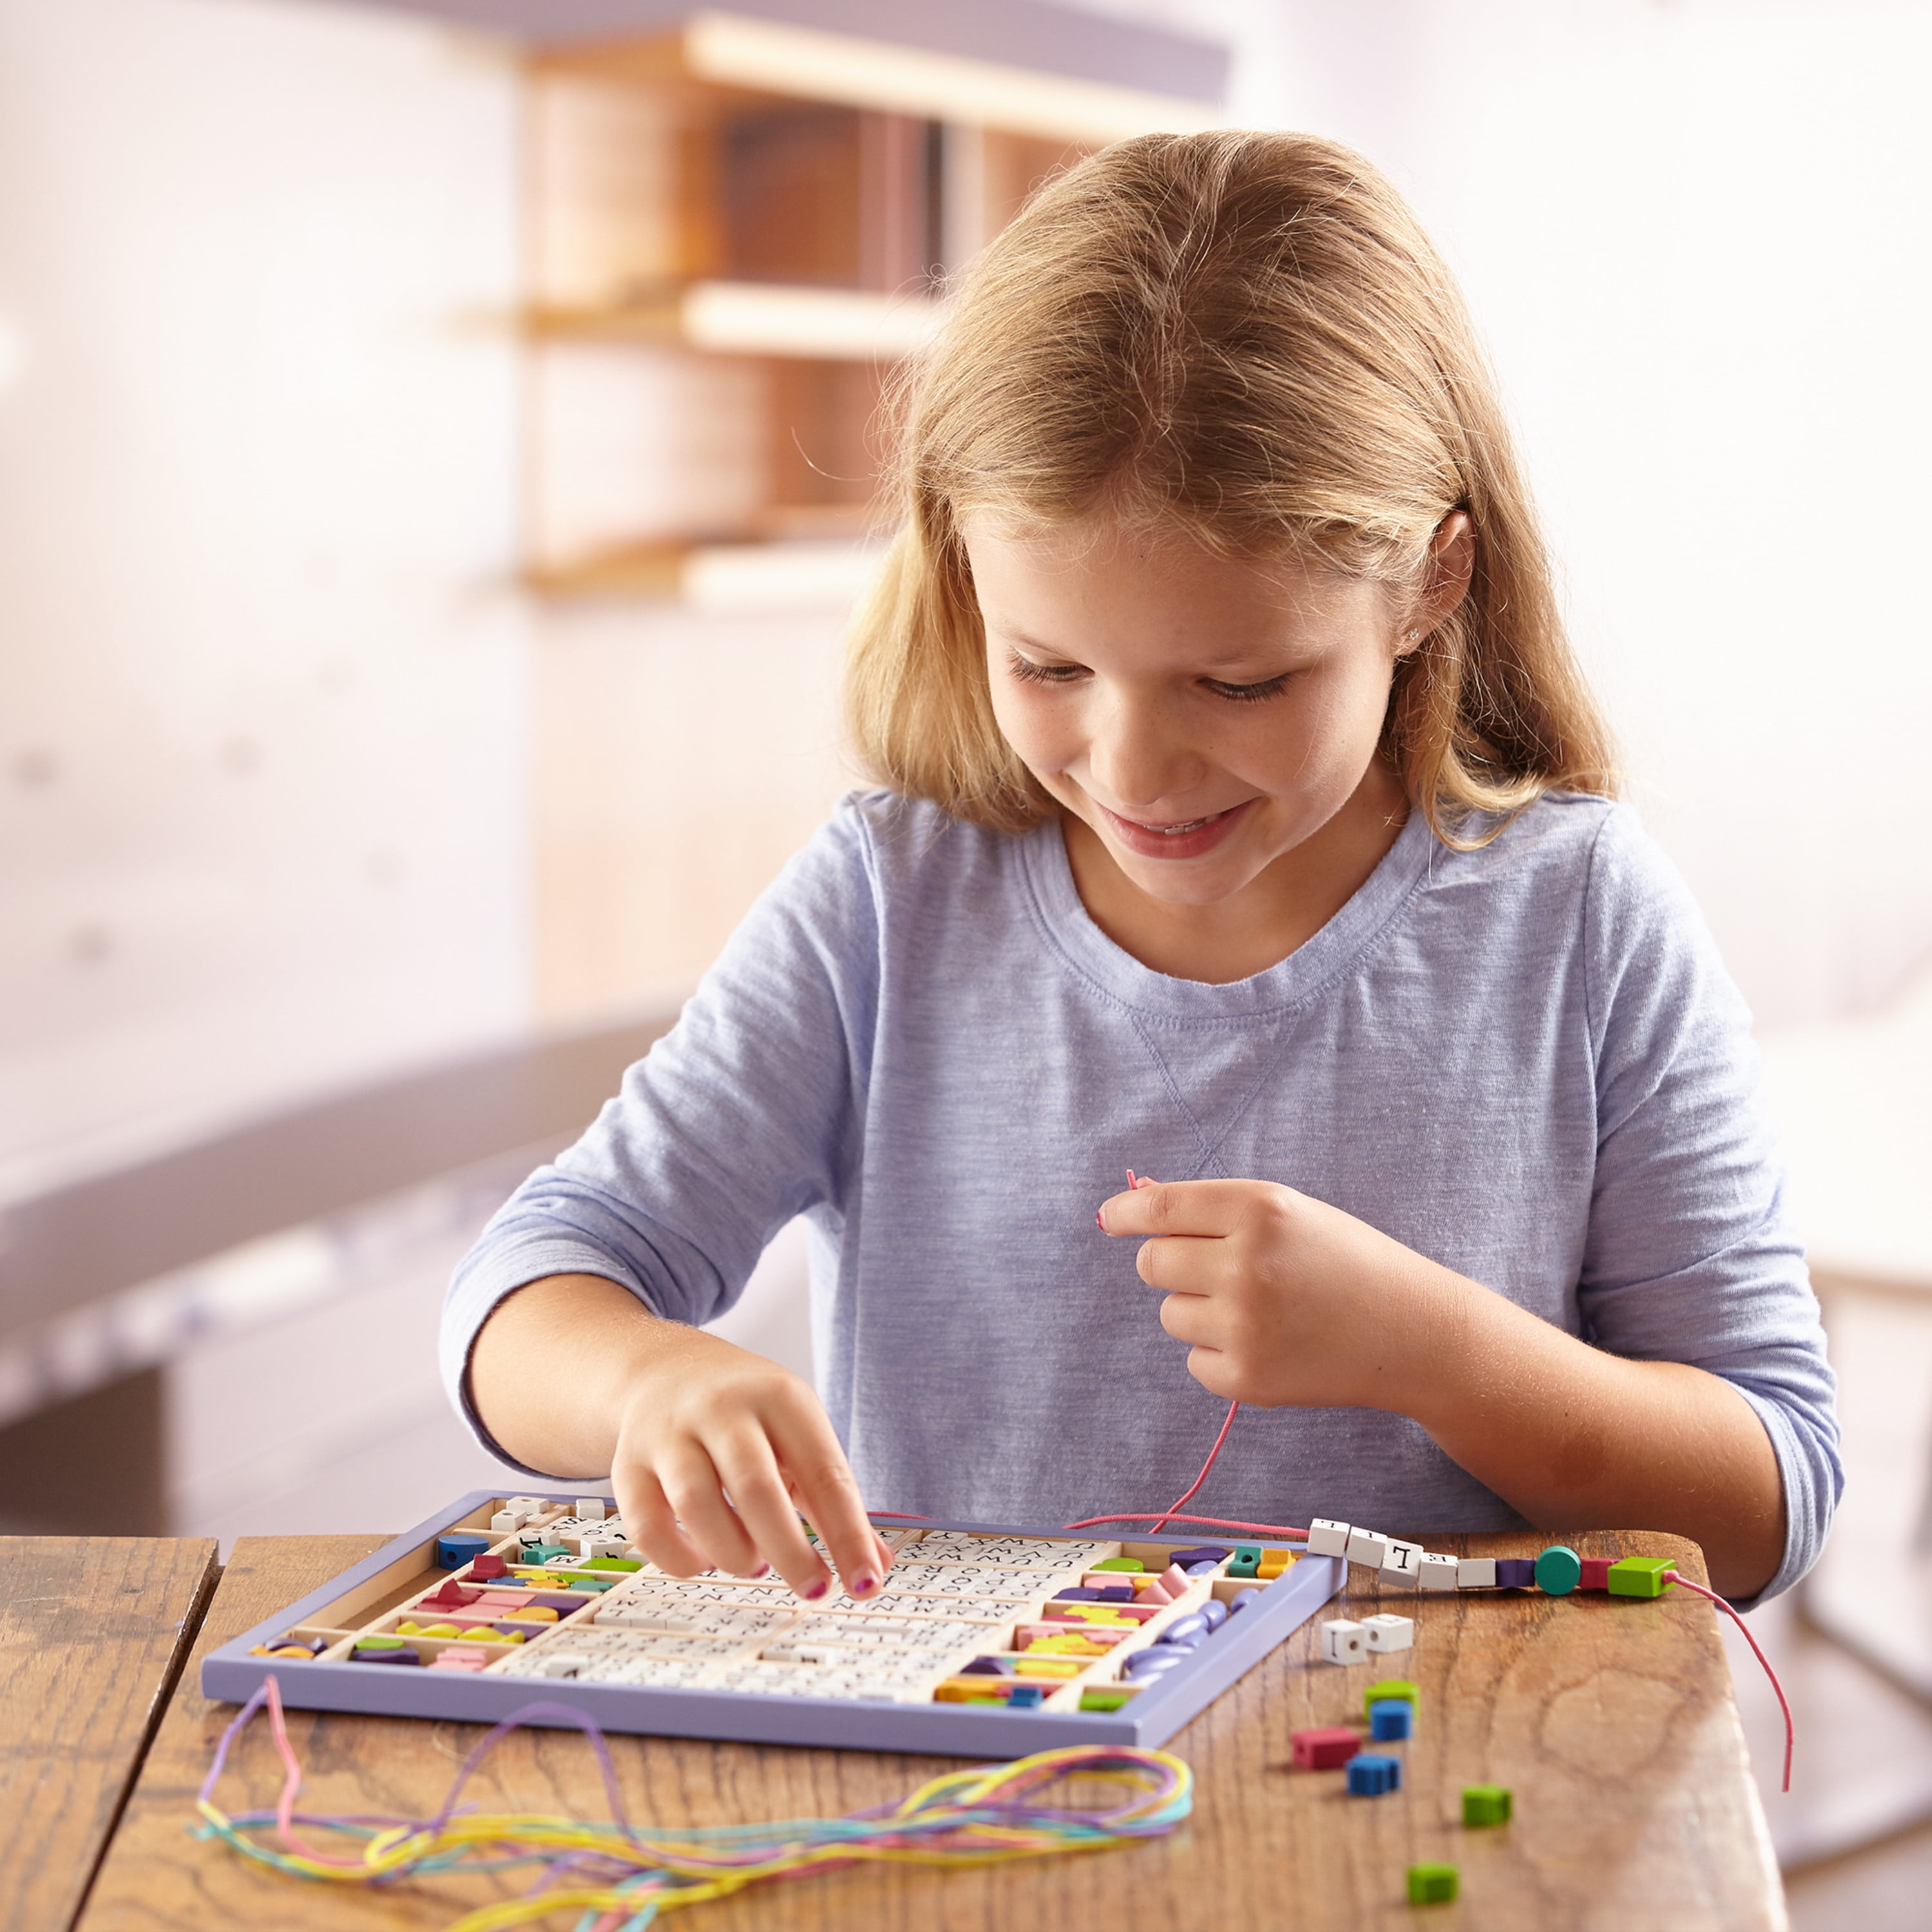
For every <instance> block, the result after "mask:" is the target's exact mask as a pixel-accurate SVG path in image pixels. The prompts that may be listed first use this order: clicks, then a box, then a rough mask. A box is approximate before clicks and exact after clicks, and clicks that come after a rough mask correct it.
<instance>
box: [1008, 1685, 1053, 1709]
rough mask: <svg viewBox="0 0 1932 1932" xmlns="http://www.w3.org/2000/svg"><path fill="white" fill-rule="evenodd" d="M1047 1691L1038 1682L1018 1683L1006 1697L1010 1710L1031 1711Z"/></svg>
mask: <svg viewBox="0 0 1932 1932" xmlns="http://www.w3.org/2000/svg"><path fill="white" fill-rule="evenodd" d="M1045 1696H1046V1692H1045V1691H1043V1689H1042V1688H1040V1685H1037V1684H1016V1685H1014V1686H1013V1689H1012V1691H1011V1692H1010V1693H1009V1694H1008V1696H1007V1709H1008V1710H1010V1711H1030V1710H1031V1709H1034V1707H1035V1706H1037V1705H1038V1703H1040V1700H1041V1698H1043V1697H1045Z"/></svg>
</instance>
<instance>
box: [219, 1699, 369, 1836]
mask: <svg viewBox="0 0 1932 1932" xmlns="http://www.w3.org/2000/svg"><path fill="white" fill-rule="evenodd" d="M263 1688H264V1689H265V1690H266V1691H267V1692H268V1694H269V1699H268V1702H269V1730H271V1731H272V1732H273V1733H275V1750H276V1752H277V1754H278V1756H279V1757H281V1760H282V1791H281V1796H280V1797H279V1798H278V1799H276V1800H275V1829H276V1830H277V1832H278V1833H279V1834H280V1835H281V1841H282V1846H283V1849H284V1850H286V1851H290V1852H294V1853H295V1855H296V1856H297V1857H298V1858H313V1859H314V1861H315V1862H316V1863H317V1864H323V1865H334V1866H336V1867H338V1868H340V1869H341V1870H344V1871H347V1870H352V1869H353V1868H354V1867H357V1866H359V1865H360V1864H362V1859H360V1858H327V1857H325V1856H324V1855H323V1853H321V1852H318V1851H317V1850H315V1849H314V1848H313V1847H312V1846H308V1845H305V1844H304V1843H302V1841H301V1839H299V1838H297V1837H296V1827H295V1810H296V1794H297V1793H299V1792H300V1791H301V1790H302V1766H301V1763H299V1760H297V1758H296V1748H295V1746H294V1745H292V1744H290V1742H289V1727H288V1726H287V1724H284V1722H283V1721H282V1687H281V1685H279V1684H278V1683H277V1682H275V1677H274V1676H273V1674H271V1675H270V1676H268V1677H266V1678H265V1679H263ZM243 1715H244V1716H245V1715H247V1713H246V1712H244V1713H243Z"/></svg>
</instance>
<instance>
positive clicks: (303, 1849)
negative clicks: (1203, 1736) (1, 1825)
mask: <svg viewBox="0 0 1932 1932" xmlns="http://www.w3.org/2000/svg"><path fill="white" fill-rule="evenodd" d="M265 1704H266V1707H267V1709H268V1712H269V1726H270V1728H271V1729H272V1731H273V1733H274V1734H275V1748H276V1750H277V1751H278V1752H279V1753H280V1754H281V1760H282V1764H283V1767H284V1774H285V1775H284V1778H283V1782H282V1789H281V1796H280V1797H279V1798H278V1800H277V1802H276V1805H275V1809H274V1810H273V1811H244V1812H242V1813H239V1814H237V1815H236V1816H235V1817H229V1815H228V1814H226V1812H224V1811H221V1810H220V1808H218V1807H217V1805H216V1804H215V1802H214V1788H215V1786H216V1784H217V1783H218V1782H219V1781H220V1777H221V1773H222V1769H223V1766H224V1765H225V1764H226V1762H227V1758H228V1751H229V1746H230V1745H232V1744H233V1742H234V1741H235V1739H236V1738H237V1737H238V1736H239V1735H240V1734H241V1732H242V1729H243V1727H245V1725H246V1724H248V1721H249V1720H250V1719H251V1718H253V1717H254V1715H255V1713H256V1712H257V1711H258V1710H260V1709H262V1708H263V1706H264V1705H265ZM540 1718H541V1719H544V1720H546V1721H559V1720H560V1721H563V1722H565V1723H568V1724H574V1725H576V1726H577V1727H578V1728H579V1729H580V1730H583V1732H584V1733H586V1736H588V1737H589V1740H590V1744H591V1748H592V1750H593V1751H595V1753H596V1754H597V1763H598V1769H599V1770H600V1772H601V1773H602V1775H603V1779H604V1794H605V1796H606V1797H607V1799H608V1801H609V1803H610V1823H593V1822H586V1821H584V1820H579V1819H574V1818H554V1817H541V1816H538V1815H535V1814H526V1813H499V1814H490V1813H484V1812H474V1811H462V1810H459V1809H458V1800H459V1799H460V1797H461V1796H462V1793H463V1787H464V1786H465V1785H466V1784H467V1783H468V1782H469V1779H470V1778H471V1777H472V1775H473V1774H474V1773H475V1770H476V1769H477V1767H478V1766H479V1765H480V1764H481V1763H482V1762H483V1760H484V1758H485V1757H487V1756H488V1755H489V1754H490V1751H492V1750H493V1749H494V1748H495V1747H496V1745H497V1743H498V1742H499V1740H501V1739H503V1738H505V1737H506V1736H508V1734H509V1733H511V1731H513V1730H516V1729H517V1728H518V1727H520V1726H521V1725H523V1724H531V1723H533V1722H535V1721H537V1720H538V1719H540ZM1073 1777H1080V1778H1100V1779H1102V1780H1104V1781H1107V1782H1109V1783H1111V1784H1117V1785H1119V1786H1121V1787H1124V1790H1123V1792H1122V1795H1121V1802H1119V1803H1118V1805H1115V1806H1113V1807H1112V1808H1109V1809H1108V1810H1105V1811H1073V1810H1069V1809H1065V1808H1061V1807H1058V1806H1055V1805H1046V1804H1043V1803H1041V1802H1039V1799H1040V1794H1041V1793H1043V1792H1044V1791H1045V1790H1046V1789H1047V1788H1048V1787H1050V1786H1052V1785H1053V1784H1058V1783H1059V1782H1060V1781H1061V1780H1063V1779H1065V1778H1073ZM301 1789H302V1766H301V1765H300V1764H299V1763H298V1762H297V1760H296V1754H295V1748H294V1747H293V1745H291V1744H290V1742H289V1734H288V1728H287V1725H286V1724H284V1721H283V1718H282V1698H281V1687H280V1685H278V1683H277V1682H276V1681H275V1679H274V1678H273V1677H270V1678H269V1679H266V1682H264V1683H263V1686H262V1688H261V1689H260V1690H259V1691H257V1692H256V1694H255V1695H254V1697H251V1699H250V1700H248V1703H246V1704H245V1705H244V1706H242V1709H241V1711H240V1712H239V1714H238V1715H237V1716H236V1718H235V1721H234V1722H233V1724H230V1725H229V1727H228V1728H227V1730H226V1731H224V1732H223V1733H222V1737H221V1742H220V1745H219V1746H218V1747H217V1749H216V1751H215V1754H214V1763H213V1764H212V1766H210V1768H209V1770H208V1778H207V1780H206V1781H205V1783H204V1784H202V1787H201V1795H200V1797H199V1801H198V1804H197V1808H198V1809H199V1811H200V1813H201V1815H202V1820H204V1823H202V1826H201V1828H200V1832H199V1835H200V1836H201V1837H202V1838H220V1839H221V1840H222V1841H223V1842H224V1843H226V1844H227V1845H229V1846H230V1847H231V1848H232V1849H234V1850H235V1851H237V1852H240V1853H241V1854H242V1856H243V1857H245V1858H253V1859H254V1860H255V1861H256V1862H257V1863H258V1864H265V1865H268V1866H269V1867H272V1868H273V1869H274V1870H277V1871H281V1872H286V1873H289V1874H290V1876H294V1877H299V1878H308V1879H326V1880H329V1881H332V1882H336V1883H341V1884H350V1885H387V1884H394V1883H396V1882H398V1881H400V1880H403V1879H412V1878H427V1877H433V1876H440V1875H442V1874H444V1873H451V1872H459V1871H461V1872H476V1871H501V1870H505V1869H507V1868H508V1867H514V1866H517V1865H535V1866H538V1867H541V1870H540V1871H539V1873H538V1877H537V1879H536V1882H535V1885H533V1886H532V1888H530V1889H529V1891H526V1892H525V1893H524V1894H523V1895H522V1896H521V1897H517V1898H508V1899H505V1900H501V1901H500V1902H499V1903H496V1904H494V1905H486V1906H482V1907H481V1908H480V1909H478V1910H477V1911H475V1912H469V1913H467V1914H466V1915H464V1916H463V1918H460V1919H458V1921H456V1922H455V1924H453V1925H452V1927H450V1932H499V1928H501V1927H508V1926H514V1925H528V1924H533V1923H535V1921H537V1920H538V1919H541V1918H548V1917H550V1915H551V1914H553V1913H554V1912H564V1911H574V1912H577V1914H578V1915H579V1916H578V1918H577V1924H576V1927H575V1928H574V1932H639V1928H640V1927H644V1926H646V1925H649V1924H650V1923H651V1921H652V1920H653V1919H654V1918H656V1916H657V1915H658V1913H659V1912H667V1911H670V1910H672V1909H674V1908H675V1907H676V1906H683V1905H702V1904H703V1903H705V1902H706V1900H709V1899H714V1898H724V1897H728V1896H729V1895H730V1894H731V1893H733V1892H734V1891H742V1890H743V1888H745V1886H746V1885H757V1884H759V1883H760V1882H763V1881H764V1880H766V1879H793V1878H806V1877H809V1876H811V1875H812V1874H813V1873H817V1872H826V1871H836V1870H839V1869H841V1867H845V1866H848V1865H854V1864H924V1865H953V1866H958V1865H989V1864H1005V1863H1007V1862H1008V1861H1010V1860H1013V1859H1015V1858H1049V1857H1052V1856H1053V1855H1055V1854H1056V1853H1058V1852H1093V1851H1103V1850H1105V1849H1107V1848H1108V1847H1109V1846H1113V1845H1122V1844H1127V1843H1131V1842H1132V1841H1133V1840H1135V1839H1136V1838H1159V1837H1160V1836H1162V1835H1164V1834H1165V1833H1166V1832H1171V1831H1172V1830H1173V1829H1174V1828H1175V1826H1177V1825H1178V1824H1179V1823H1181V1820H1183V1819H1184V1818H1185V1817H1187V1815H1188V1814H1189V1812H1190V1811H1192V1810H1193V1805H1194V1776H1193V1772H1190V1770H1189V1769H1188V1768H1187V1766H1186V1765H1185V1764H1184V1763H1182V1761H1181V1760H1180V1759H1179V1758H1178V1757H1174V1756H1172V1754H1170V1753H1169V1752H1166V1751H1132V1750H1127V1749H1124V1748H1104V1749H1099V1750H1093V1749H1087V1748H1073V1749H1070V1750H1066V1751H1038V1752H1036V1753H1035V1754H1034V1755H1033V1756H1032V1757H1022V1758H1016V1760H1014V1761H1013V1763H1010V1764H995V1765H980V1766H977V1767H975V1768H974V1769H970V1770H966V1771H956V1772H948V1773H947V1775H945V1776H944V1777H943V1778H934V1779H933V1780H932V1782H931V1783H930V1784H922V1785H921V1786H920V1787H919V1789H918V1790H916V1791H915V1792H913V1793H912V1794H911V1796H909V1797H907V1798H905V1799H902V1800H901V1802H899V1803H898V1804H897V1805H879V1806H877V1807H875V1808H873V1809H871V1810H870V1811H855V1812H853V1814H851V1815H850V1817H844V1818H790V1819H785V1820H781V1821H779V1822H777V1823H770V1824H762V1825H713V1826H672V1827H649V1828H647V1827H643V1826H634V1825H632V1824H631V1823H630V1821H629V1820H628V1818H627V1817H625V1813H624V1806H623V1799H622V1796H621V1795H620V1793H619V1791H618V1789H617V1775H616V1766H614V1765H613V1763H611V1761H610V1750H609V1748H608V1747H607V1745H606V1744H605V1743H604V1734H603V1733H602V1732H601V1731H600V1730H598V1727H597V1726H596V1725H595V1724H593V1723H592V1721H590V1719H589V1718H586V1716H585V1715H583V1712H580V1711H577V1710H573V1709H571V1707H570V1706H568V1705H566V1704H550V1703H536V1704H526V1705H524V1706H523V1708H522V1709H520V1710H518V1711H515V1712H512V1713H511V1715H510V1716H508V1718H505V1719H504V1720H503V1721H502V1723H501V1724H498V1725H497V1726H496V1727H495V1728H494V1729H493V1730H490V1732H489V1733H487V1734H486V1735H485V1736H484V1737H483V1738H482V1739H481V1741H480V1742H478V1745H477V1746H476V1748H475V1750H474V1751H472V1752H471V1753H470V1754H469V1756H468V1757H466V1758H465V1759H464V1760H463V1764H462V1766H461V1768H460V1769H459V1770H458V1772H457V1774H456V1778H455V1782H454V1783H453V1784H452V1785H451V1786H450V1788H449V1795H448V1796H446V1798H445V1799H444V1800H443V1806H442V1808H441V1809H440V1811H438V1812H437V1814H436V1816H435V1817H433V1818H428V1819H409V1818H388V1817H365V1816H355V1815H350V1816H344V1817H330V1816H326V1815H319V1814H314V1813H311V1812H305V1811H296V1808H295V1802H296V1794H297V1793H299V1791H300V1790H301ZM297 1826H301V1827H303V1828H304V1829H308V1830H310V1831H314V1832H328V1833H329V1834H331V1835H333V1836H334V1837H335V1838H338V1839H344V1838H346V1839H360V1840H361V1841H362V1844H361V1847H360V1850H359V1852H358V1854H357V1855H355V1856H353V1857H350V1858H332V1857H329V1855H326V1853H325V1852H320V1851H317V1850H316V1849H314V1847H312V1846H310V1845H308V1843H305V1842H304V1841H303V1840H302V1838H301V1837H300V1836H299V1835H298V1833H297V1830H296V1827H297ZM271 1828H272V1829H273V1833H274V1840H273V1841H272V1842H271V1841H269V1840H268V1839H267V1838H266V1837H251V1836H250V1834H251V1833H260V1834H266V1833H268V1832H269V1830H270V1829H271ZM278 1846H279V1849H278Z"/></svg>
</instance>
